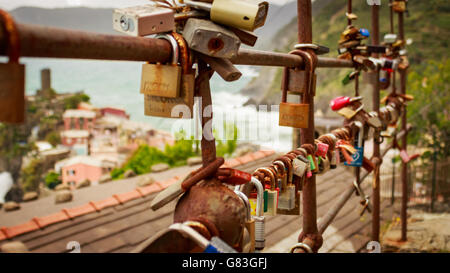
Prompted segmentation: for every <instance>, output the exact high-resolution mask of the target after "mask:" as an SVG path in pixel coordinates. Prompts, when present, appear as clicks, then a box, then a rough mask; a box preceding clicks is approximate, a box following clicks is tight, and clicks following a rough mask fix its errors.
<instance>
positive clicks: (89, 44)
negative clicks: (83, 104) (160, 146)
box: [0, 24, 353, 68]
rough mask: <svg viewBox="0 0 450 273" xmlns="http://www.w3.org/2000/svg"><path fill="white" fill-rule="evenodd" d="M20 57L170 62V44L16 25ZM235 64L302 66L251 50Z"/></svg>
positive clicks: (340, 63) (287, 57)
mask: <svg viewBox="0 0 450 273" xmlns="http://www.w3.org/2000/svg"><path fill="white" fill-rule="evenodd" d="M17 28H18V32H19V37H20V44H21V50H20V53H21V56H23V57H48V58H72V59H93V60H118V61H142V62H168V61H170V56H171V47H170V44H169V43H168V42H167V41H165V40H161V39H154V38H142V37H130V36H122V35H108V34H99V33H94V32H85V31H77V30H69V29H63V28H54V27H44V26H37V25H32V24H17ZM6 42H7V39H6V37H5V35H4V33H3V32H2V31H1V30H0V55H3V56H5V55H6V52H5V51H6V47H5V45H6ZM231 61H232V62H233V63H234V64H242V65H260V66H288V67H295V66H302V65H303V61H302V58H300V57H299V56H296V55H293V54H286V53H277V52H269V51H261V50H252V49H244V48H242V49H240V50H239V53H238V55H237V56H236V57H235V58H233V59H231ZM352 66H353V64H352V62H351V61H348V60H339V59H334V58H324V57H319V63H318V67H331V68H338V67H348V68H351V67H352Z"/></svg>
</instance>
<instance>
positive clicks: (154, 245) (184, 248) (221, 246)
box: [132, 221, 237, 253]
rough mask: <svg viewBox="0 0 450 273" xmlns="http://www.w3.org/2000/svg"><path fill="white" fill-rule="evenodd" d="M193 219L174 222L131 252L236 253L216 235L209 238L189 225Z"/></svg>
mask: <svg viewBox="0 0 450 273" xmlns="http://www.w3.org/2000/svg"><path fill="white" fill-rule="evenodd" d="M192 222H194V221H186V222H183V223H175V224H172V225H170V226H169V227H168V228H166V229H164V230H161V231H159V232H158V233H156V234H155V235H153V236H152V237H151V238H150V239H148V240H145V241H144V242H142V243H141V244H140V245H139V246H137V247H136V248H135V249H134V250H133V251H132V253H180V252H187V253H189V252H190V253H194V252H199V251H202V252H205V253H237V251H236V250H235V249H233V248H232V247H231V246H229V245H228V244H227V243H226V242H224V241H223V240H222V239H220V238H219V237H217V236H213V237H212V238H211V240H208V239H206V238H205V237H204V236H203V235H202V234H200V233H199V232H198V231H196V230H195V229H194V228H193V227H191V226H190V224H192Z"/></svg>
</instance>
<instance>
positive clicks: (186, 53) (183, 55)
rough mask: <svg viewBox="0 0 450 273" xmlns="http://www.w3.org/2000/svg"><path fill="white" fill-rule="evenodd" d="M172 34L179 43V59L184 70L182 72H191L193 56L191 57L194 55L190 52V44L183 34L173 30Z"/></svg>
mask: <svg viewBox="0 0 450 273" xmlns="http://www.w3.org/2000/svg"><path fill="white" fill-rule="evenodd" d="M172 36H173V37H174V38H175V40H176V41H177V43H178V49H179V56H178V60H179V62H180V64H181V67H182V70H183V71H182V72H183V74H190V73H191V68H192V58H191V57H192V56H191V54H190V49H189V46H188V44H187V42H186V40H185V39H184V38H183V36H182V35H181V34H178V33H176V32H172Z"/></svg>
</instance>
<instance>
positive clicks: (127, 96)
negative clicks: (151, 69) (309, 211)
mask: <svg viewBox="0 0 450 273" xmlns="http://www.w3.org/2000/svg"><path fill="white" fill-rule="evenodd" d="M20 62H21V63H23V64H25V65H26V83H25V88H26V94H30V95H31V94H35V93H36V90H38V89H39V88H40V86H41V82H40V70H41V69H44V68H50V69H51V82H52V83H51V84H52V88H53V89H55V90H56V91H57V92H59V93H66V92H76V91H81V90H82V91H84V92H85V93H86V94H88V95H89V96H90V98H91V103H92V104H93V105H94V106H96V107H104V106H113V107H120V108H123V109H125V110H126V111H127V112H128V113H129V114H130V119H131V120H135V121H139V122H145V123H148V124H150V125H152V126H153V127H154V128H155V129H160V130H164V131H168V132H170V133H172V134H175V133H176V132H178V131H179V130H181V129H183V130H184V131H185V132H186V134H187V135H193V136H195V137H196V138H200V136H201V134H200V133H199V129H198V126H199V125H198V122H196V120H198V119H195V118H194V119H190V120H182V119H171V118H158V117H149V116H145V115H144V100H143V95H142V94H140V93H139V86H140V77H141V67H142V64H143V63H141V62H127V61H103V60H102V61H98V60H73V59H50V58H39V59H38V58H21V59H20ZM237 68H238V69H239V70H240V71H241V72H242V77H241V78H240V79H239V80H237V81H234V82H226V81H224V80H223V79H222V78H220V76H218V75H217V74H214V75H213V77H212V79H211V82H210V83H211V93H212V101H213V128H214V131H215V135H216V139H219V140H226V139H227V133H226V130H225V129H224V126H223V125H224V124H228V125H230V124H235V125H236V126H237V127H238V131H239V136H238V142H240V143H242V142H247V143H254V144H259V145H261V146H262V147H263V148H269V149H275V150H278V151H288V150H290V147H291V135H292V129H291V128H288V127H280V126H278V108H277V107H278V105H273V106H271V105H269V106H258V107H256V106H251V105H250V106H245V107H244V106H242V105H243V104H244V103H245V102H246V101H247V100H248V97H247V96H244V95H242V94H241V92H240V91H241V89H242V88H244V87H245V86H246V85H247V84H248V83H249V81H250V80H251V79H252V78H254V77H258V71H257V70H256V69H255V68H252V67H249V66H237ZM194 109H197V107H196V106H194ZM195 111H196V110H194V112H195ZM196 114H197V113H196Z"/></svg>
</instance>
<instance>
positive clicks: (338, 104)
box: [330, 96, 362, 111]
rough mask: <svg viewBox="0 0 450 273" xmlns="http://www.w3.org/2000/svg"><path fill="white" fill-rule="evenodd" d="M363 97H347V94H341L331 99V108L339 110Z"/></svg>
mask: <svg viewBox="0 0 450 273" xmlns="http://www.w3.org/2000/svg"><path fill="white" fill-rule="evenodd" d="M361 99H362V97H361V96H359V97H354V98H351V97H347V96H340V97H337V98H335V99H333V100H331V102H330V107H331V110H333V111H337V110H339V109H341V108H343V107H345V106H347V105H349V104H350V103H352V102H354V101H357V100H361Z"/></svg>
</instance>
